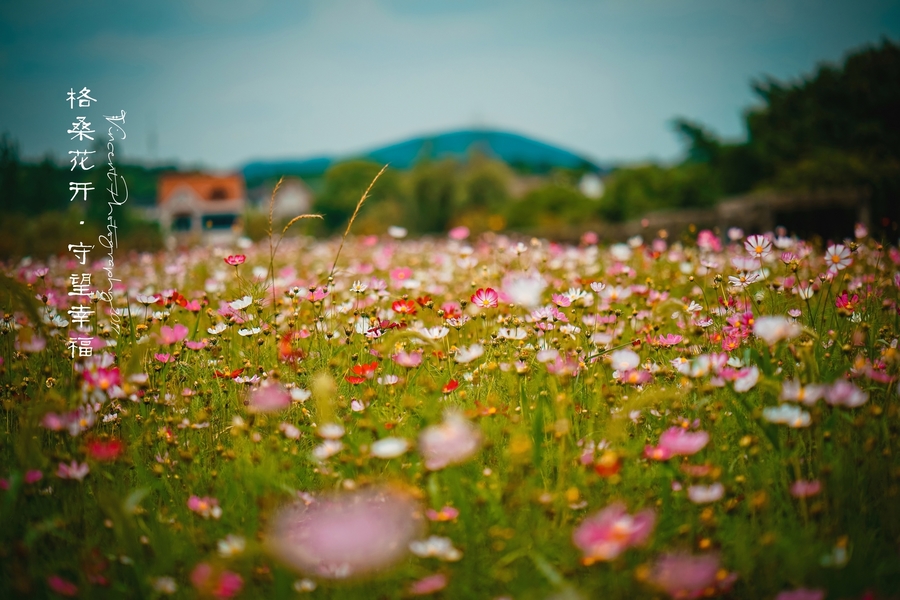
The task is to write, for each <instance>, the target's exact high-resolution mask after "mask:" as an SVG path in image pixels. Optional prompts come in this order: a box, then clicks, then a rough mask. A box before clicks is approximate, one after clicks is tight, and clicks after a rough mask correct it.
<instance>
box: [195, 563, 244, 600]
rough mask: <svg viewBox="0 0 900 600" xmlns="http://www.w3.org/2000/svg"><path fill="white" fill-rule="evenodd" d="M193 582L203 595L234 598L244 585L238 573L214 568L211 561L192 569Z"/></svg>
mask: <svg viewBox="0 0 900 600" xmlns="http://www.w3.org/2000/svg"><path fill="white" fill-rule="evenodd" d="M191 583H192V584H193V585H194V587H195V588H197V592H198V593H199V594H200V595H201V596H205V597H210V598H222V599H225V598H233V597H235V596H237V594H238V593H239V592H240V591H241V589H242V588H243V587H244V580H243V579H242V578H241V576H240V575H238V574H237V573H233V572H231V571H227V570H220V569H218V568H213V567H212V566H211V565H210V564H209V563H205V562H203V563H199V564H198V565H197V566H196V567H194V570H193V571H191Z"/></svg>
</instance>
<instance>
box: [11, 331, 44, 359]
mask: <svg viewBox="0 0 900 600" xmlns="http://www.w3.org/2000/svg"><path fill="white" fill-rule="evenodd" d="M46 347H47V340H45V339H44V338H42V337H41V336H39V335H33V334H32V335H30V336H29V337H28V339H18V340H16V349H17V350H19V351H21V352H28V353H30V354H35V353H37V352H40V351H41V350H43V349H44V348H46Z"/></svg>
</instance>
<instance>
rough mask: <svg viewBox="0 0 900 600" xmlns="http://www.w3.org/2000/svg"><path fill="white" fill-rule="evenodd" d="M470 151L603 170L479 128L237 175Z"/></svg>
mask: <svg viewBox="0 0 900 600" xmlns="http://www.w3.org/2000/svg"><path fill="white" fill-rule="evenodd" d="M476 152H477V153H480V154H483V155H485V156H488V157H490V158H495V159H498V160H502V161H504V162H506V163H507V164H509V165H510V166H512V167H513V168H515V169H517V170H520V171H524V172H530V173H546V172H548V171H550V170H552V169H554V168H565V169H577V170H584V171H593V172H600V171H602V170H603V169H602V168H601V167H600V166H598V165H597V164H596V163H595V162H593V161H591V160H590V159H588V158H585V157H584V156H579V155H577V154H575V153H573V152H569V151H568V150H563V149H562V148H557V147H556V146H551V145H550V144H545V143H543V142H539V141H537V140H533V139H531V138H527V137H525V136H521V135H517V134H514V133H508V132H505V131H491V130H484V129H479V130H462V131H451V132H447V133H440V134H437V135H429V136H422V137H416V138H412V139H409V140H405V141H402V142H398V143H396V144H391V145H388V146H383V147H381V148H376V149H374V150H370V151H368V152H363V153H360V154H354V155H348V156H341V157H316V158H310V159H305V160H282V161H254V162H249V163H247V164H246V165H244V167H243V169H242V171H243V173H244V177H245V178H246V179H247V180H248V181H260V180H263V179H269V178H273V177H279V176H281V175H298V176H300V177H316V176H319V175H321V174H322V173H324V172H325V170H326V169H328V167H329V166H331V165H332V164H333V163H335V162H340V161H342V160H347V159H351V158H367V159H370V160H373V161H375V162H379V163H390V165H391V166H392V167H394V168H396V169H409V168H411V167H412V166H414V165H415V164H416V163H417V162H419V161H422V160H439V159H442V158H456V159H459V160H465V159H466V158H467V157H468V156H471V155H472V154H473V153H476Z"/></svg>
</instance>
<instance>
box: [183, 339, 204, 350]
mask: <svg viewBox="0 0 900 600" xmlns="http://www.w3.org/2000/svg"><path fill="white" fill-rule="evenodd" d="M208 344H209V342H207V341H206V340H205V339H204V340H200V341H199V342H193V341H187V342H185V343H184V345H185V346H187V347H188V349H190V350H203V349H204V348H206V346H207V345H208Z"/></svg>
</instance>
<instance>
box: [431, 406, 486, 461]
mask: <svg viewBox="0 0 900 600" xmlns="http://www.w3.org/2000/svg"><path fill="white" fill-rule="evenodd" d="M480 447H481V430H480V429H479V428H478V426H477V425H474V424H472V423H471V422H470V421H468V420H467V419H466V418H465V417H463V416H462V415H460V414H458V413H454V412H448V413H447V414H445V415H444V421H443V423H441V424H439V425H431V426H430V427H426V428H425V429H423V430H422V433H421V434H420V435H419V452H420V453H421V454H422V457H423V458H424V459H425V468H426V469H428V470H430V471H437V470H439V469H443V468H444V467H446V466H448V465H453V464H457V463H461V462H464V461H466V460H468V459H469V457H471V456H472V455H473V454H475V453H476V452H477V451H478V449H479V448H480Z"/></svg>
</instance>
